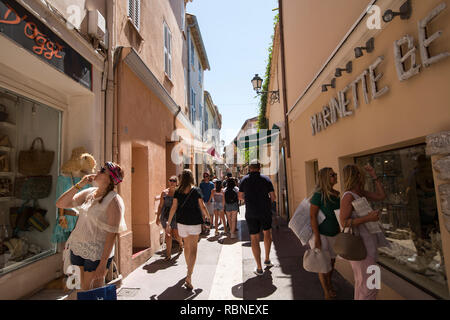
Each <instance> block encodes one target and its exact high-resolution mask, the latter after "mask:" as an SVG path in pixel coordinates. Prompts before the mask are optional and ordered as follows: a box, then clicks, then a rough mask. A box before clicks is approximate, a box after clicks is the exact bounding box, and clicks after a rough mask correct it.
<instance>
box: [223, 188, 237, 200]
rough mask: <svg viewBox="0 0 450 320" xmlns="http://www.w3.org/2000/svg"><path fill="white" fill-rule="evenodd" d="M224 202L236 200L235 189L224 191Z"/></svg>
mask: <svg viewBox="0 0 450 320" xmlns="http://www.w3.org/2000/svg"><path fill="white" fill-rule="evenodd" d="M225 202H226V203H236V202H238V195H237V193H236V191H234V190H233V189H227V191H225Z"/></svg>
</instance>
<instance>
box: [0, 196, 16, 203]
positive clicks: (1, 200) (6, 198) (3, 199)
mask: <svg viewBox="0 0 450 320" xmlns="http://www.w3.org/2000/svg"><path fill="white" fill-rule="evenodd" d="M15 199H16V198H14V197H0V202H8V201H13V200H15Z"/></svg>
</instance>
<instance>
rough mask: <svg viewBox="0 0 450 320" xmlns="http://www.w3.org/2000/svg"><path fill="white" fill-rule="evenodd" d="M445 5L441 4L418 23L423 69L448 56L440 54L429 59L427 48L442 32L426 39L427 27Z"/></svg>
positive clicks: (445, 53)
mask: <svg viewBox="0 0 450 320" xmlns="http://www.w3.org/2000/svg"><path fill="white" fill-rule="evenodd" d="M446 7H447V5H446V4H445V3H441V4H440V5H439V6H437V7H436V8H434V9H433V11H431V12H430V14H429V15H428V16H426V17H425V19H423V20H421V21H419V45H420V55H421V56H422V63H423V65H424V66H425V67H429V66H431V65H432V64H433V63H436V62H439V61H441V60H442V59H445V58H447V57H449V56H450V53H449V52H444V53H440V54H438V55H436V56H434V57H431V56H430V54H429V52H428V47H429V46H430V44H431V43H432V42H433V41H434V40H436V39H437V38H439V37H440V36H441V35H442V31H438V32H436V33H434V34H433V35H432V36H430V37H429V38H427V25H428V23H430V22H431V20H433V19H434V18H436V16H437V15H438V14H439V13H441V11H443V10H444V9H445V8H446Z"/></svg>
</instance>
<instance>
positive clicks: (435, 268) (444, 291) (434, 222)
mask: <svg viewBox="0 0 450 320" xmlns="http://www.w3.org/2000/svg"><path fill="white" fill-rule="evenodd" d="M355 161H356V163H357V164H358V165H361V166H364V165H365V164H367V163H369V164H370V165H372V166H373V168H374V169H375V171H376V174H377V176H379V177H381V178H382V181H383V186H384V189H385V192H386V196H387V197H386V199H385V200H384V201H383V202H373V203H371V205H372V207H373V208H374V209H375V210H380V211H381V213H382V215H381V218H380V223H381V225H382V227H383V231H384V234H385V236H386V238H387V239H388V241H389V242H390V244H391V246H390V248H380V249H379V263H380V264H381V265H383V266H385V267H386V268H388V269H390V270H391V271H393V272H395V273H397V274H398V275H400V276H401V277H403V278H404V279H406V280H408V281H409V282H412V283H413V284H415V285H417V286H419V287H421V288H422V289H425V290H426V291H428V292H429V293H431V294H433V295H434V296H436V297H439V298H447V299H448V298H449V293H448V287H447V278H446V272H445V266H444V256H443V251H442V242H441V237H440V228H439V219H438V208H437V202H436V193H435V186H434V180H433V171H432V167H431V159H430V157H427V156H426V154H425V145H418V146H414V147H409V148H404V149H399V150H393V151H388V152H383V153H378V154H374V155H369V156H363V157H358V158H356V159H355ZM366 188H367V190H371V191H374V190H375V185H374V183H373V182H372V180H371V179H370V178H369V177H368V179H366Z"/></svg>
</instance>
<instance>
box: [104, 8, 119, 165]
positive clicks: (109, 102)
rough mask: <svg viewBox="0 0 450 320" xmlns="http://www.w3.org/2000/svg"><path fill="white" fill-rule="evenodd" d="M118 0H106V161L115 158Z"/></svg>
mask: <svg viewBox="0 0 450 320" xmlns="http://www.w3.org/2000/svg"><path fill="white" fill-rule="evenodd" d="M115 6H116V0H112V1H106V15H107V25H108V60H107V70H105V72H106V74H107V80H106V81H107V82H106V94H105V139H104V141H105V142H104V143H105V147H104V149H105V150H104V155H105V160H106V161H111V160H112V159H113V154H112V146H113V118H114V111H113V110H114V69H113V55H114V45H115V41H114V40H115V39H114V37H115V32H114V12H115Z"/></svg>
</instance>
